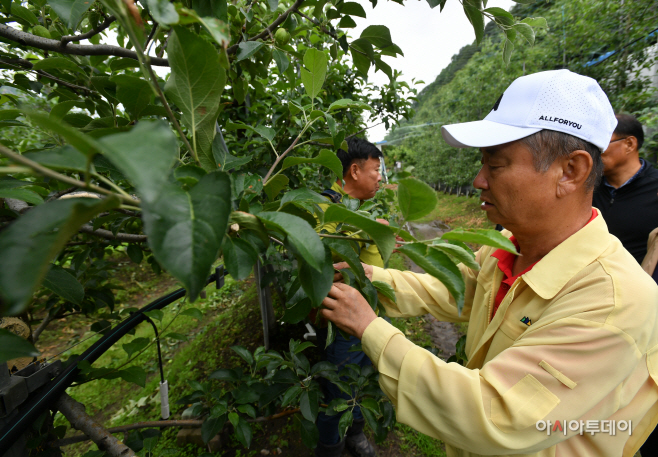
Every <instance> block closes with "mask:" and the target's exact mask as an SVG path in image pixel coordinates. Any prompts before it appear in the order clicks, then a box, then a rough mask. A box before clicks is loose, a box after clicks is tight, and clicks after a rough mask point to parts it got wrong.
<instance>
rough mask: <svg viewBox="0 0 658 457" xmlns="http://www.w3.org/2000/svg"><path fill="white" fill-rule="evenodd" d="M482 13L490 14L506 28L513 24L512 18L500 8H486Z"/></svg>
mask: <svg viewBox="0 0 658 457" xmlns="http://www.w3.org/2000/svg"><path fill="white" fill-rule="evenodd" d="M484 11H485V12H486V13H489V14H492V15H493V16H494V17H495V18H496V19H497V20H498V22H500V23H501V24H504V25H508V26H510V25H512V24H514V16H512V14H511V13H509V12H507V11H505V10H504V9H502V8H498V7H495V6H494V7H492V8H487V9H485V10H484Z"/></svg>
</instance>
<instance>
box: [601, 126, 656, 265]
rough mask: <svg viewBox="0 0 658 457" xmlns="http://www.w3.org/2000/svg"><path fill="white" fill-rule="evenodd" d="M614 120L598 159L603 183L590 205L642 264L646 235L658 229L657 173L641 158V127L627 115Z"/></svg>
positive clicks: (642, 137) (642, 138) (645, 248)
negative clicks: (607, 143) (601, 168)
mask: <svg viewBox="0 0 658 457" xmlns="http://www.w3.org/2000/svg"><path fill="white" fill-rule="evenodd" d="M616 117H617V120H618V124H617V128H616V129H615V132H614V133H613V134H612V138H611V141H610V145H609V146H608V148H607V149H606V150H605V152H604V153H603V155H602V156H601V158H602V160H603V166H604V169H603V181H602V182H601V184H600V185H599V186H598V188H597V189H596V191H595V192H594V202H593V206H594V207H596V208H598V209H599V210H601V214H602V215H603V218H604V219H605V222H606V224H608V230H609V231H610V233H612V234H613V235H615V236H616V237H617V238H619V240H620V241H621V243H622V244H623V245H624V247H625V248H626V249H627V250H628V251H629V252H630V253H631V254H632V255H633V257H635V260H637V261H638V263H642V259H643V258H644V256H645V254H646V253H647V240H648V239H649V233H651V231H652V230H653V229H655V228H657V227H658V170H656V169H655V168H654V167H653V166H651V164H650V163H649V162H647V161H646V160H644V159H642V158H640V155H639V152H638V151H639V149H640V148H641V147H642V143H643V142H644V132H643V131H642V124H640V122H639V121H638V120H637V119H635V117H633V116H631V115H628V114H617V115H616Z"/></svg>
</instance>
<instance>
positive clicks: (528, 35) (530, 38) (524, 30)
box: [514, 22, 535, 46]
mask: <svg viewBox="0 0 658 457" xmlns="http://www.w3.org/2000/svg"><path fill="white" fill-rule="evenodd" d="M514 30H516V31H517V32H518V33H519V35H521V36H522V37H523V38H525V39H526V41H527V42H528V43H529V44H530V46H532V45H533V44H535V31H534V30H532V27H530V26H529V25H528V24H524V23H523V22H519V23H517V24H514Z"/></svg>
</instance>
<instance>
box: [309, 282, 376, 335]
mask: <svg viewBox="0 0 658 457" xmlns="http://www.w3.org/2000/svg"><path fill="white" fill-rule="evenodd" d="M322 304H323V305H324V306H325V308H324V309H322V310H321V311H320V313H321V314H322V317H324V318H325V319H328V320H330V321H331V322H333V323H334V324H336V325H337V326H338V328H340V329H341V330H343V331H344V332H347V333H349V334H350V335H353V336H356V337H357V338H358V339H361V337H362V336H363V332H364V331H365V330H366V327H368V325H370V323H371V322H372V321H374V320H375V319H377V315H376V314H375V312H374V311H373V310H372V308H370V305H369V304H368V302H367V301H366V299H365V298H363V296H362V295H361V294H360V293H359V291H358V290H356V289H355V288H353V287H350V286H348V285H346V284H342V283H334V285H333V286H331V290H330V291H329V296H328V297H327V298H325V299H324V300H322Z"/></svg>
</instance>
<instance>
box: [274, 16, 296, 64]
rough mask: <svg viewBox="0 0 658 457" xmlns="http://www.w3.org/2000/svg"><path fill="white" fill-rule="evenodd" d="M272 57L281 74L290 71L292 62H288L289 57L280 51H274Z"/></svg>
mask: <svg viewBox="0 0 658 457" xmlns="http://www.w3.org/2000/svg"><path fill="white" fill-rule="evenodd" d="M291 16H292V15H291ZM272 57H273V58H274V61H275V62H276V67H277V68H278V69H279V73H281V74H283V73H284V72H285V71H286V70H287V69H288V66H289V65H290V61H289V60H288V55H287V54H286V53H285V52H283V51H281V50H279V49H274V50H273V51H272Z"/></svg>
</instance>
